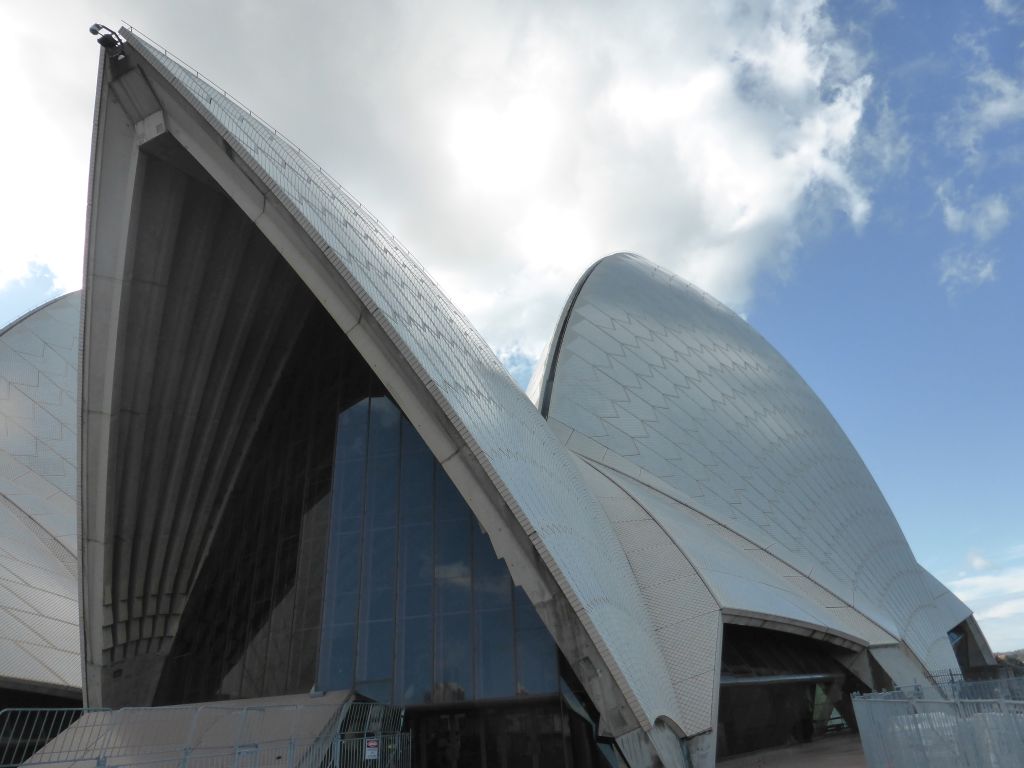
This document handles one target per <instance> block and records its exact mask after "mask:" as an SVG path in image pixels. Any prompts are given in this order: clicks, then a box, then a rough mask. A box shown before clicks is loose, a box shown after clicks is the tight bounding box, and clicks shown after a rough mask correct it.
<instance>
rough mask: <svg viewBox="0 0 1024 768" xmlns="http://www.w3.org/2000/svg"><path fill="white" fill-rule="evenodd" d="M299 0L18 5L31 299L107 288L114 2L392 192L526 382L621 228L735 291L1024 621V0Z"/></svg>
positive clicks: (920, 549) (23, 214)
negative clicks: (88, 236)
mask: <svg viewBox="0 0 1024 768" xmlns="http://www.w3.org/2000/svg"><path fill="white" fill-rule="evenodd" d="M282 5H283V4H276V3H232V2H224V3H218V4H215V5H214V6H213V7H207V5H205V4H203V3H200V2H197V1H196V0H184V1H183V2H181V3H178V4H174V5H173V7H171V4H167V3H160V2H155V1H152V0H136V1H135V2H132V3H131V4H128V3H122V4H118V3H100V2H91V1H89V0H79V1H77V2H76V1H73V0H59V1H57V2H53V3H47V4H45V5H44V4H28V3H24V4H19V3H13V4H6V5H5V6H4V7H3V8H2V9H0V21H3V22H4V27H5V29H9V30H17V33H16V34H12V35H10V36H9V38H8V40H9V41H8V43H6V44H5V46H4V47H3V49H2V50H0V58H2V59H3V60H2V61H0V66H3V67H4V68H5V71H7V72H10V73H13V76H12V77H11V78H10V79H9V92H8V99H7V103H9V104H17V105H19V108H18V109H17V110H12V111H9V112H8V115H7V117H6V119H5V121H4V125H3V126H2V128H0V131H2V133H0V139H2V140H3V142H4V145H5V146H8V147H16V148H19V150H18V151H15V152H13V153H10V156H9V157H8V159H7V161H6V162H7V168H6V173H5V176H6V177H7V179H8V183H7V184H5V185H4V187H5V189H4V191H3V192H2V193H0V194H2V195H3V199H2V200H0V230H2V231H3V233H4V241H5V243H6V245H5V251H4V254H3V257H2V258H0V324H4V323H6V322H8V321H10V320H12V319H14V318H15V317H17V316H18V315H20V314H22V313H24V312H25V311H27V310H29V309H30V308H32V307H33V306H35V305H36V304H38V303H40V302H42V301H44V300H45V299H47V298H50V297H52V296H55V295H58V294H59V293H61V292H64V291H66V290H71V289H74V288H76V287H78V284H79V282H80V273H81V254H82V250H83V234H84V217H85V192H86V180H87V173H88V158H89V138H90V130H91V118H92V113H91V110H92V99H93V94H94V83H95V66H96V55H97V49H96V46H95V43H94V41H93V40H92V39H91V38H90V37H89V35H88V34H87V32H86V29H87V27H88V26H89V24H90V23H92V22H93V21H97V20H99V21H103V22H105V23H107V24H109V25H111V26H115V25H116V24H117V21H118V17H119V16H124V17H126V18H128V20H129V21H130V22H131V23H133V24H135V25H137V26H138V27H139V28H140V29H142V30H143V31H145V32H146V33H147V34H149V35H150V36H152V37H153V38H155V39H156V40H158V41H160V42H161V43H163V44H164V45H166V46H168V47H169V48H170V49H171V50H173V51H175V52H176V53H177V54H179V55H180V56H181V57H182V58H184V59H185V60H186V61H188V62H190V63H192V64H194V65H196V66H198V67H199V68H200V69H201V70H202V71H203V72H204V74H206V75H208V76H209V77H211V78H212V79H213V80H214V81H215V82H217V83H218V84H220V85H222V86H223V87H225V88H227V89H228V90H229V91H231V92H232V93H233V94H235V95H236V96H238V97H239V98H240V99H241V100H242V101H243V102H245V103H247V104H248V105H249V106H251V107H253V108H254V109H255V110H257V111H258V112H260V113H261V114H262V115H263V116H264V117H265V118H266V119H267V120H268V121H269V122H271V123H272V124H274V125H275V126H276V127H278V128H279V129H281V130H282V131H283V132H284V133H286V134H287V135H289V136H290V137H291V138H292V139H294V140H295V141H296V142H297V143H298V144H299V145H300V146H302V147H303V148H304V149H305V150H306V151H307V152H308V153H309V154H310V155H312V156H313V157H315V158H316V159H317V160H318V161H319V162H321V163H323V164H324V166H325V167H326V168H328V169H329V170H330V171H331V172H332V173H333V174H334V175H335V176H336V177H338V178H339V179H341V181H342V182H343V183H344V184H346V186H348V187H349V189H350V190H351V191H352V192H353V193H354V194H355V195H356V196H357V197H359V198H360V199H361V200H362V201H363V202H364V203H365V204H367V205H368V207H370V208H371V210H373V211H374V212H375V213H376V214H377V215H378V216H379V217H380V218H381V219H382V220H384V221H386V222H388V224H389V226H390V227H391V228H392V229H393V230H394V231H395V232H396V234H397V235H398V236H399V237H400V238H401V239H402V240H403V241H405V243H406V244H407V245H408V246H409V247H410V248H411V250H412V251H413V252H414V253H415V254H416V255H417V257H418V258H419V259H420V260H421V261H422V262H423V263H424V264H425V266H426V267H427V268H428V270H430V271H431V273H432V274H434V275H435V277H436V278H437V279H438V280H439V281H440V282H441V284H442V286H443V287H444V288H445V289H446V290H447V291H448V292H449V294H450V295H452V297H453V298H454V300H455V301H456V303H457V304H458V305H459V306H460V307H462V308H463V309H464V311H466V313H467V314H468V315H469V317H470V319H471V320H472V321H473V322H474V323H475V324H476V325H477V326H478V327H479V328H480V329H481V331H482V332H483V333H484V335H485V337H486V338H487V339H488V341H489V342H490V343H491V344H492V346H494V348H495V350H496V351H497V352H498V353H499V355H500V356H502V358H503V359H505V360H506V361H507V363H508V364H509V365H510V368H511V369H512V370H513V371H514V373H515V374H516V376H517V378H520V379H521V380H525V379H526V378H528V375H529V370H530V368H531V366H532V365H533V363H534V361H535V360H536V358H537V356H538V355H539V353H540V351H541V348H542V346H543V344H544V343H545V342H546V340H547V335H548V334H549V333H550V330H551V328H552V327H553V325H554V322H555V319H556V317H557V313H558V310H559V308H560V305H561V302H562V301H563V300H564V297H565V296H566V295H567V293H568V291H569V289H570V288H571V286H572V284H573V282H574V281H575V279H576V277H577V276H578V275H579V274H580V273H581V272H582V271H583V269H585V267H586V266H587V265H588V264H589V263H590V262H592V261H593V260H595V259H596V258H598V257H600V256H602V255H604V254H606V253H609V252H613V251H616V250H634V251H637V252H639V253H642V254H644V255H645V256H647V257H648V258H651V259H653V260H654V261H657V262H659V263H661V264H663V265H664V266H666V267H669V268H670V269H673V270H675V271H677V272H679V273H680V274H682V275H684V276H685V277H687V278H689V279H691V280H693V281H694V282H696V283H698V284H700V285H701V286H702V287H704V288H705V289H707V290H709V291H710V292H711V293H713V294H714V295H716V296H717V297H719V298H721V299H722V300H724V301H726V302H727V303H728V304H730V305H731V306H733V307H734V308H736V309H737V310H738V311H740V312H741V313H743V314H744V316H746V317H747V318H748V319H749V320H750V322H751V323H752V324H753V325H754V326H755V327H756V328H757V329H758V330H759V331H760V332H761V333H762V334H763V335H764V336H765V337H766V338H767V339H768V340H769V341H771V342H772V343H773V344H775V345H776V346H777V347H778V348H779V350H780V351H781V352H782V353H783V354H784V355H785V356H786V357H787V358H788V359H789V360H790V362H792V363H793V365H794V366H795V367H796V368H797V370H798V371H800V372H801V373H802V374H803V375H804V377H805V378H806V379H807V380H808V382H809V383H810V384H811V386H812V387H813V388H814V389H815V390H816V391H817V392H818V394H819V395H820V396H821V397H822V399H823V400H824V402H825V403H826V405H827V406H828V407H829V408H830V409H831V411H832V412H833V413H834V415H835V416H836V418H837V419H838V420H839V422H840V424H841V425H842V426H843V427H844V428H845V430H846V431H847V433H848V434H849V436H850V438H851V439H852V441H853V443H854V445H855V446H856V447H857V448H858V450H859V451H860V453H861V455H862V456H863V458H864V460H865V462H866V463H867V465H868V467H869V469H870V470H871V471H872V473H873V474H874V476H875V478H876V479H877V480H878V482H879V485H880V486H881V488H882V490H883V492H884V493H885V495H886V497H887V498H888V500H889V503H890V504H891V506H892V507H893V509H894V511H895V513H896V515H897V518H898V519H899V521H900V523H901V525H902V526H903V529H904V531H905V533H906V535H907V537H908V539H909V540H910V543H911V545H912V547H913V549H914V551H915V553H916V554H917V556H918V558H919V560H920V561H921V562H922V564H923V565H925V566H926V567H927V568H929V569H930V570H932V571H933V572H934V573H935V574H936V575H937V576H938V577H939V578H941V579H942V580H943V581H945V583H947V584H948V585H950V586H951V587H952V588H953V589H954V590H955V591H956V592H957V593H958V594H960V595H961V596H962V597H963V598H964V599H965V600H967V601H968V602H969V604H970V605H971V606H972V607H973V608H974V609H975V611H976V614H977V615H978V616H979V620H980V622H981V625H982V627H983V628H984V629H985V631H986V633H987V634H988V636H989V638H990V640H991V642H992V645H993V646H994V648H995V649H997V650H1008V649H1011V648H1021V647H1024V493H1022V491H1021V490H1020V485H1019V481H1020V478H1021V476H1022V475H1024V446H1022V442H1021V436H1022V434H1024V405H1022V404H1021V396H1020V393H1021V391H1022V389H1024V388H1022V386H1021V384H1020V382H1021V381H1022V379H1024V344H1022V339H1021V337H1022V334H1024V252H1022V251H1024V246H1022V243H1024V223H1022V220H1024V173H1022V171H1024V3H1022V2H1019V1H1018V2H1013V1H1012V0H973V1H971V0H963V1H962V2H959V1H958V2H953V1H952V0H946V1H938V0H936V1H933V2H926V1H923V0H922V1H921V2H908V3H895V2H889V3H886V2H881V3H869V2H860V1H855V0H851V1H850V2H844V3H833V4H830V3H821V2H817V1H816V0H792V2H778V3H771V2H763V3H758V2H754V3H741V2H736V3H732V2H721V3H717V4H707V3H704V2H696V1H695V0H694V1H692V2H689V1H685V0H681V1H680V2H667V1H666V2H652V3H650V4H647V5H645V7H644V10H643V11H642V12H638V11H637V9H636V8H635V7H632V6H626V5H625V4H617V3H588V4H577V5H575V6H573V5H570V4H567V3H540V2H538V3H523V4H516V5H515V6H514V7H513V6H511V5H510V4H503V3H498V2H485V1H483V0H481V1H480V2H475V3H453V2H444V3H439V4H435V5H431V7H430V9H429V12H427V11H426V10H422V11H421V10H418V9H416V8H413V7H411V6H410V5H409V4H402V3H388V2H381V3H375V4H371V5H358V4H354V3H347V4H346V3H342V4H332V5H331V7H330V8H321V7H320V4H317V3H312V2H310V3H298V4H294V5H289V6H288V7H287V8H283V7H279V6H282ZM710 5H713V6H714V9H713V10H710V9H709V6H710ZM120 6H123V7H120ZM298 31H301V34H298V33H297V32H298ZM40 52H45V53H46V55H45V56H40V55H39V54H40ZM10 179H17V180H18V183H17V184H11V183H10V182H9V180H10Z"/></svg>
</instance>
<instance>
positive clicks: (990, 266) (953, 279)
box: [939, 252, 996, 293]
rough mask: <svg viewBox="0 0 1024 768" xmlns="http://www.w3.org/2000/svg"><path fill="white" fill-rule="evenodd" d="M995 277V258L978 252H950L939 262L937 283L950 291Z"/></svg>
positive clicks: (975, 284)
mask: <svg viewBox="0 0 1024 768" xmlns="http://www.w3.org/2000/svg"><path fill="white" fill-rule="evenodd" d="M995 279H996V260H995V258H994V257H992V256H987V255H985V254H980V253H965V252H960V253H950V254H946V255H945V256H943V257H942V259H941V261H940V262H939V283H940V284H941V285H943V286H944V287H945V288H946V290H947V291H949V292H950V293H955V292H956V291H957V290H958V289H959V288H962V287H964V286H978V285H982V284H984V283H990V282H992V281H993V280H995Z"/></svg>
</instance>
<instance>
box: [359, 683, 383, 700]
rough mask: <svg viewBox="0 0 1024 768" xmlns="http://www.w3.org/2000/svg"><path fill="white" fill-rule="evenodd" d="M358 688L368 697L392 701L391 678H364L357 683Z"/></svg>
mask: <svg viewBox="0 0 1024 768" xmlns="http://www.w3.org/2000/svg"><path fill="white" fill-rule="evenodd" d="M356 690H357V691H358V692H359V693H361V694H362V695H363V696H365V697H366V698H368V699H372V700H373V701H379V702H382V703H388V702H390V701H391V681H390V680H364V681H362V682H361V683H359V684H357V685H356Z"/></svg>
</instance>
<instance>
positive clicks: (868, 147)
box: [859, 97, 913, 175]
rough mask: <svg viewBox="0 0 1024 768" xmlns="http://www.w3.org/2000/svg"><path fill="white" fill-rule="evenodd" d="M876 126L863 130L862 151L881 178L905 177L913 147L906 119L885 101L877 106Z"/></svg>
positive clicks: (880, 101)
mask: <svg viewBox="0 0 1024 768" xmlns="http://www.w3.org/2000/svg"><path fill="white" fill-rule="evenodd" d="M876 103H877V106H878V111H877V115H876V117H875V121H874V124H873V125H872V126H871V127H870V128H869V129H867V130H862V132H861V136H860V141H859V144H860V150H861V152H862V153H863V154H864V156H865V158H866V159H868V160H869V161H870V162H871V163H872V164H873V165H874V166H875V167H876V168H877V169H878V170H879V171H880V172H881V173H882V174H886V175H888V174H891V173H898V174H902V173H905V172H906V170H907V166H908V164H909V161H910V153H911V150H912V148H913V144H912V143H911V140H910V135H909V134H908V133H907V130H906V128H905V126H904V120H903V117H902V116H901V115H899V114H897V112H896V111H895V110H894V109H893V108H892V107H891V106H890V105H889V100H888V98H886V97H882V98H881V99H879V100H878V101H877V102H876Z"/></svg>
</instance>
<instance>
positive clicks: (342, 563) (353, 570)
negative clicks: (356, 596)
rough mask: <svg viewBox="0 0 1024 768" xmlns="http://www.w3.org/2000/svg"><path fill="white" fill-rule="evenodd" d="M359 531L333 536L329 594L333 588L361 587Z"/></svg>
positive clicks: (350, 588) (347, 589)
mask: <svg viewBox="0 0 1024 768" xmlns="http://www.w3.org/2000/svg"><path fill="white" fill-rule="evenodd" d="M359 548H360V535H359V531H356V532H354V533H343V534H341V533H340V534H338V535H337V536H335V537H333V540H332V542H331V555H330V558H331V578H330V582H329V584H328V589H327V591H328V594H329V593H330V592H331V591H332V589H337V590H344V591H349V590H355V589H358V588H359V560H360V556H359Z"/></svg>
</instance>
